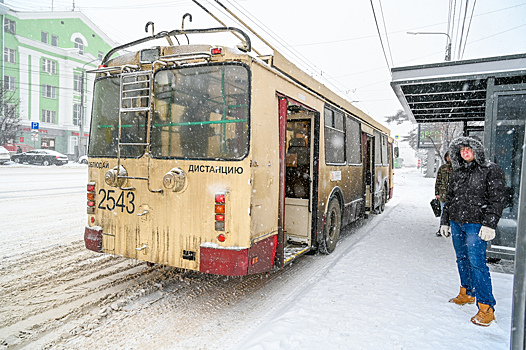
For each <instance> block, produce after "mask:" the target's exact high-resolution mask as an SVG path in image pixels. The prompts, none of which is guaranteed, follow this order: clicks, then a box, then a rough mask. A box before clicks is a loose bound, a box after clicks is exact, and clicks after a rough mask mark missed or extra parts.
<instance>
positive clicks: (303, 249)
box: [283, 244, 311, 265]
mask: <svg viewBox="0 0 526 350" xmlns="http://www.w3.org/2000/svg"><path fill="white" fill-rule="evenodd" d="M310 250H311V247H310V246H308V245H296V244H289V245H288V246H286V247H285V251H284V253H285V254H284V257H285V259H284V262H283V265H287V264H288V263H291V262H292V261H293V260H294V259H296V258H297V257H298V256H301V255H303V254H305V253H307V252H309V251H310Z"/></svg>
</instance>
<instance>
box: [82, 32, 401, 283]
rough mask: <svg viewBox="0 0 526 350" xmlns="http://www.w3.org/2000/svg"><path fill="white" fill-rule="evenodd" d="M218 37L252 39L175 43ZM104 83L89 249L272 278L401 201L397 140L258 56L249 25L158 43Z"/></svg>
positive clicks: (94, 137)
mask: <svg viewBox="0 0 526 350" xmlns="http://www.w3.org/2000/svg"><path fill="white" fill-rule="evenodd" d="M218 32H233V33H236V34H237V35H238V36H240V37H241V38H242V39H243V42H242V44H241V45H238V47H227V46H221V45H193V44H189V43H188V44H185V45H178V44H176V45H174V44H173V40H172V39H173V38H174V37H177V36H180V35H183V34H184V35H193V34H202V33H207V34H211V33H218ZM161 38H167V39H168V40H167V41H168V43H167V44H166V45H164V46H154V47H151V48H147V49H135V51H130V50H131V48H132V47H134V46H136V45H138V44H141V43H144V42H148V41H150V40H156V39H161ZM171 38H172V39H171ZM122 49H127V50H128V51H127V52H126V53H124V54H121V55H118V56H116V55H115V54H116V53H117V51H119V50H122ZM94 73H96V79H95V83H94V93H93V95H94V96H93V105H92V116H91V130H90V139H89V148H88V156H89V163H88V164H89V165H88V169H89V170H88V177H89V180H88V181H89V182H88V184H87V214H88V224H87V226H86V228H85V234H84V240H85V244H86V247H87V249H90V250H93V251H96V252H102V253H107V254H114V255H120V256H124V257H128V258H133V259H139V260H143V261H146V262H148V263H150V264H154V263H155V264H163V265H169V266H174V267H179V268H183V269H189V270H196V271H201V272H203V273H210V274H219V275H230V276H242V275H247V274H254V273H261V272H268V271H271V270H273V269H278V268H281V267H283V266H284V265H286V264H287V263H289V262H291V261H292V260H294V259H295V258H296V257H298V256H300V255H302V254H304V253H307V252H309V251H320V252H322V253H326V254H328V253H331V252H332V251H333V250H334V249H335V248H336V244H337V242H338V238H339V236H340V230H341V228H342V227H343V226H344V225H346V224H348V223H350V222H352V221H354V220H357V219H358V218H360V217H363V216H367V215H369V214H370V213H381V212H382V211H383V210H384V206H385V203H386V202H387V201H388V200H389V199H390V198H391V197H392V190H393V179H392V160H393V157H392V141H393V139H392V138H391V137H390V136H389V130H388V129H387V128H385V127H384V126H383V125H381V124H379V123H378V122H376V121H375V120H374V119H372V118H371V117H370V116H368V115H367V114H365V113H364V112H362V111H361V110H359V109H357V108H356V107H355V106H353V105H352V104H351V103H350V102H348V101H347V100H345V99H343V98H341V97H339V96H338V95H337V94H336V93H334V92H332V91H331V90H329V89H328V88H327V87H325V86H324V85H322V84H320V83H319V82H318V81H316V80H315V79H313V78H312V77H310V76H309V75H308V74H306V73H304V72H303V71H301V70H300V69H299V68H297V67H296V66H295V65H294V64H292V63H291V62H290V61H288V60H287V59H285V58H284V56H282V55H281V54H280V53H279V52H277V51H274V53H273V55H270V56H258V55H256V54H254V53H252V50H251V42H250V38H249V37H248V36H247V35H246V34H245V33H244V32H243V31H241V30H239V29H236V28H233V27H221V28H211V29H192V30H184V31H183V30H174V31H171V32H162V33H159V34H153V33H152V35H151V36H148V37H145V38H143V39H140V40H137V41H135V42H132V43H128V44H125V45H122V46H119V47H116V48H115V49H113V50H111V51H110V52H108V54H106V56H105V57H104V59H103V62H102V64H101V66H100V67H99V68H98V69H96V70H95V71H94Z"/></svg>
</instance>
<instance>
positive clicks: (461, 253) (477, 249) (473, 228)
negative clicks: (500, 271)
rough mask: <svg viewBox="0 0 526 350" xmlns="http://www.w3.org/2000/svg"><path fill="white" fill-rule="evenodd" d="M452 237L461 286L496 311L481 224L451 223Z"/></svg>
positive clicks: (478, 300) (479, 301)
mask: <svg viewBox="0 0 526 350" xmlns="http://www.w3.org/2000/svg"><path fill="white" fill-rule="evenodd" d="M450 223H451V236H452V238H453V247H455V253H456V255H457V266H458V273H459V275H460V284H461V286H462V287H464V288H466V289H467V294H468V295H470V296H475V297H476V298H477V302H478V303H481V304H487V305H490V306H491V307H492V308H493V310H495V304H496V301H495V298H493V291H492V287H491V276H490V274H489V268H488V265H486V246H487V242H486V241H484V240H482V239H481V238H480V237H479V231H480V227H481V226H482V225H480V224H469V223H467V224H459V223H457V222H455V221H451V222H450Z"/></svg>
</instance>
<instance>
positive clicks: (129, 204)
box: [97, 188, 135, 214]
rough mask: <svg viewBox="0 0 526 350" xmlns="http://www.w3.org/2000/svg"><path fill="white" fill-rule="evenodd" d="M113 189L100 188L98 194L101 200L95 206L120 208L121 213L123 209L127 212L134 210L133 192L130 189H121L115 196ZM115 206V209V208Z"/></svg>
mask: <svg viewBox="0 0 526 350" xmlns="http://www.w3.org/2000/svg"><path fill="white" fill-rule="evenodd" d="M115 192H116V191H115V190H105V189H103V188H101V189H100V190H99V196H101V198H102V199H101V200H100V203H99V205H98V206H97V208H99V209H102V210H106V209H107V210H118V208H120V209H121V213H124V209H126V212H127V213H128V214H133V213H134V212H135V193H133V192H131V191H126V192H125V191H121V192H120V195H119V196H118V197H116V195H114V193H115ZM116 208H117V209H116Z"/></svg>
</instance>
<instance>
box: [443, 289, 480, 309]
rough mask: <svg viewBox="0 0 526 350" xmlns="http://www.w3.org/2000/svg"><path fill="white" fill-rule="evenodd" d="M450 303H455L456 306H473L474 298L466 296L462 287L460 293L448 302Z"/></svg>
mask: <svg viewBox="0 0 526 350" xmlns="http://www.w3.org/2000/svg"><path fill="white" fill-rule="evenodd" d="M449 302H450V303H455V304H457V305H464V304H474V303H475V297H472V296H470V295H467V290H466V288H464V287H460V293H458V295H457V296H456V297H454V298H453V299H450V300H449Z"/></svg>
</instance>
